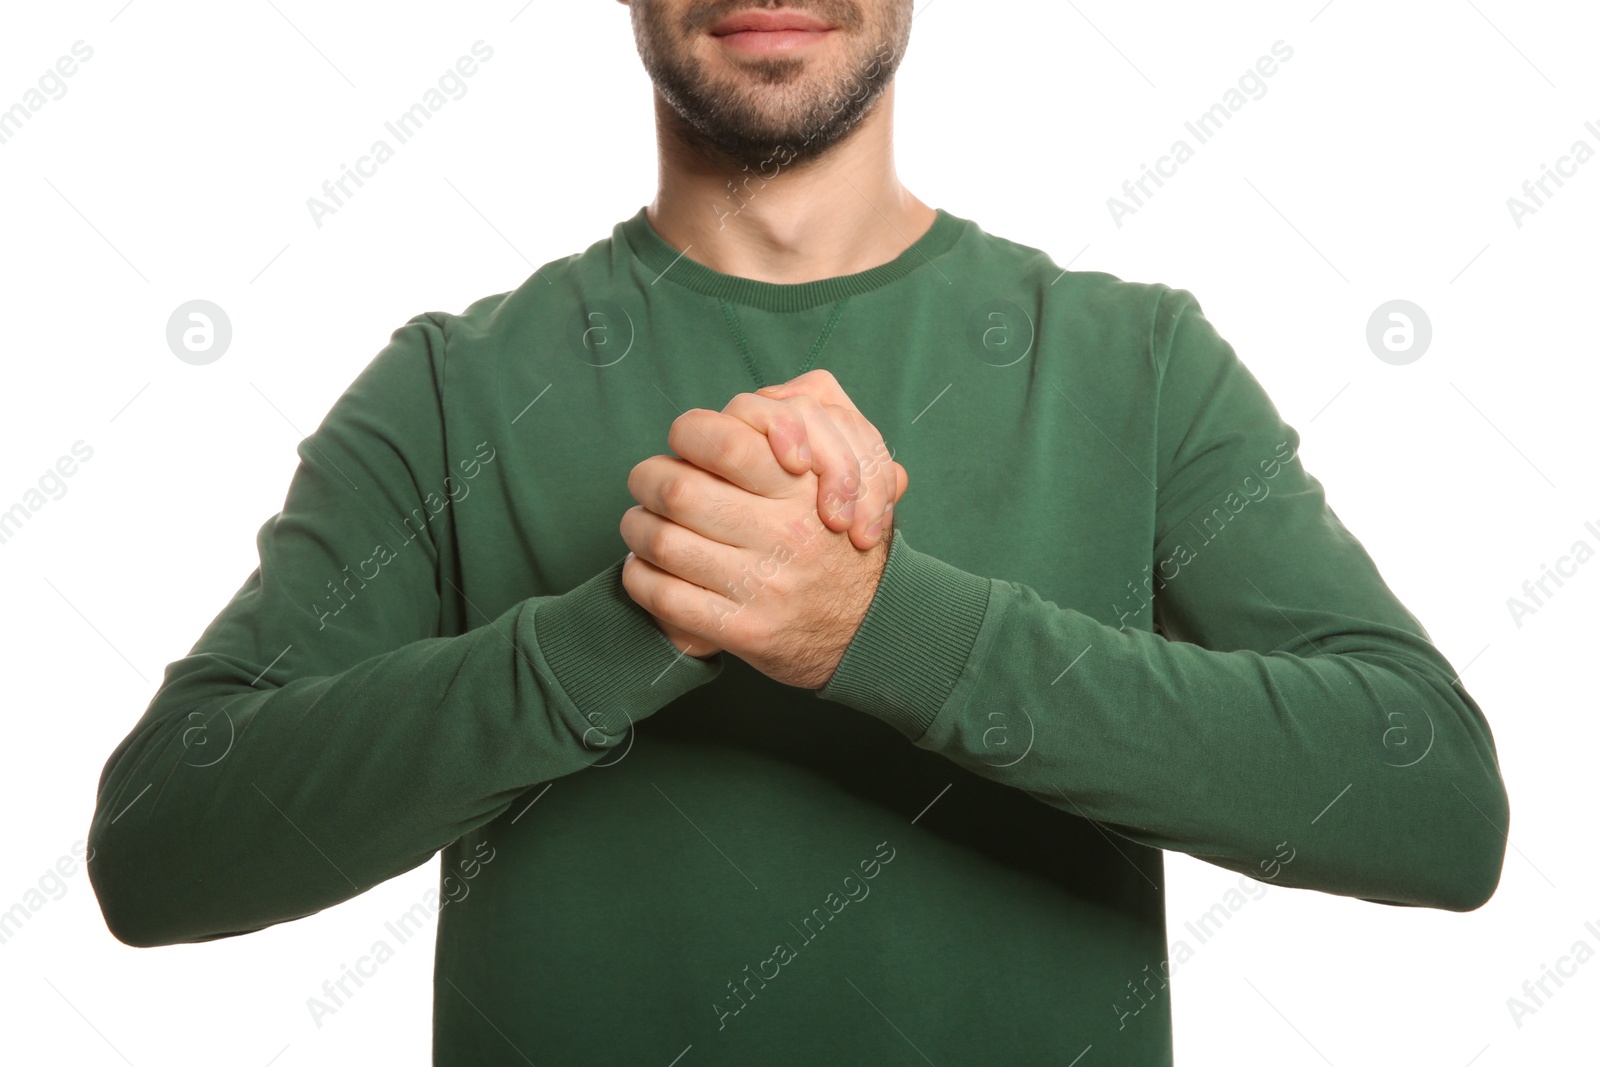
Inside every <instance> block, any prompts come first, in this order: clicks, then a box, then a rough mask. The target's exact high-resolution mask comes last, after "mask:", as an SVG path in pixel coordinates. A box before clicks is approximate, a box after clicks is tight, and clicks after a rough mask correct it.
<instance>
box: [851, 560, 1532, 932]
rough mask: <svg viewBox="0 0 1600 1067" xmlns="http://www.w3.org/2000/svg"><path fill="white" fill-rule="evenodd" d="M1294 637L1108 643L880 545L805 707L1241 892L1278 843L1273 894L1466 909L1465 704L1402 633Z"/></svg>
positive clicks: (1498, 834)
mask: <svg viewBox="0 0 1600 1067" xmlns="http://www.w3.org/2000/svg"><path fill="white" fill-rule="evenodd" d="M1291 610H1292V609H1291ZM1350 621H1351V620H1345V622H1346V623H1349V622H1350ZM1298 624H1299V626H1300V628H1301V630H1303V632H1304V640H1303V641H1299V642H1298V644H1299V647H1298V648H1284V649H1278V650H1273V651H1271V652H1267V653H1261V652H1255V651H1246V650H1240V651H1232V652H1219V651H1212V650H1208V649H1205V648H1202V647H1199V646H1197V645H1193V644H1188V643H1184V642H1181V641H1170V640H1167V639H1166V638H1163V637H1161V636H1158V635H1156V634H1152V633H1148V632H1143V631H1132V630H1118V629H1115V628H1113V627H1110V626H1107V625H1105V624H1103V623H1100V622H1098V621H1096V620H1094V619H1092V618H1090V617H1089V616H1087V615H1085V614H1083V613H1081V612H1078V611H1075V610H1072V609H1070V608H1060V607H1057V606H1056V605H1054V604H1051V603H1048V602H1046V601H1044V600H1042V599H1041V598H1040V597H1039V596H1038V594H1036V593H1035V592H1034V591H1032V590H1031V589H1028V588H1027V587H1024V586H1020V585H1016V584H1013V583H1008V582H1002V581H991V580H989V579H985V578H982V577H979V576H977V575H972V574H969V573H967V572H964V571H960V570H958V569H957V568H954V567H951V566H949V565H948V564H945V563H943V562H941V561H939V560H937V559H934V558H933V557H931V556H928V555H926V554H923V553H918V552H916V551H915V550H914V549H911V548H910V546H909V545H907V544H906V543H905V542H904V540H903V535H901V534H897V535H896V536H895V538H894V541H893V542H891V558H890V562H889V564H888V566H887V567H886V568H885V576H884V579H883V582H882V584H881V585H880V587H879V591H878V594H877V598H876V599H875V600H874V602H873V605H872V608H871V609H870V611H869V613H868V616H867V620H866V621H865V622H864V623H863V626H862V631H861V632H860V633H859V634H858V635H857V640H856V642H855V643H853V644H852V645H851V647H850V649H849V651H848V652H847V653H846V655H845V659H844V660H843V662H842V663H841V664H840V668H839V671H838V672H837V673H836V674H835V676H834V678H833V679H832V681H831V682H830V683H829V685H828V686H827V687H826V688H825V689H824V690H822V691H821V692H820V693H819V695H820V696H823V697H825V698H827V699H833V700H839V701H841V702H843V703H847V704H850V705H852V706H855V707H857V708H859V709H861V710H863V711H867V712H869V713H871V714H874V715H877V716H878V717H880V718H883V719H884V720H885V721H887V722H889V723H891V724H892V725H894V726H895V727H896V728H897V729H899V730H900V731H901V732H902V733H904V734H906V736H907V737H908V738H910V739H911V740H912V741H913V742H914V743H915V744H917V746H918V747H920V748H924V749H928V750H930V751H935V752H939V753H940V754H942V755H944V756H946V757H948V758H950V759H951V760H953V761H955V762H956V763H958V764H960V765H961V766H963V767H965V768H967V769H968V770H971V771H972V772H974V773H976V774H981V775H984V776H985V777H989V778H993V779H995V780H997V781H1002V782H1005V783H1007V784H1010V785H1014V786H1016V787H1017V788H1019V789H1023V790H1025V791H1027V792H1028V793H1030V794H1031V795H1033V796H1034V797H1036V798H1037V799H1039V800H1041V801H1044V802H1045V803H1047V804H1051V805H1053V806H1055V807H1058V808H1060V809H1062V810H1063V811H1066V812H1069V813H1071V814H1073V815H1078V816H1082V817H1084V818H1089V819H1093V820H1095V821H1096V822H1099V823H1102V824H1104V825H1105V826H1107V827H1108V828H1110V829H1112V830H1115V831H1117V832H1119V833H1121V834H1123V835H1125V836H1127V837H1129V838H1131V839H1133V840H1136V841H1139V842H1142V843H1144V844H1148V845H1153V846H1156V847H1160V848H1167V849H1174V850H1179V851H1183V852H1187V853H1190V854H1192V855H1195V856H1197V857H1199V858H1202V859H1206V860H1209V861H1210V862H1213V863H1216V864H1218V865H1220V866H1223V867H1227V868H1229V869H1231V870H1237V871H1241V872H1245V873H1250V874H1252V875H1256V876H1258V877H1261V876H1263V873H1264V868H1263V867H1262V863H1263V861H1267V860H1270V859H1271V858H1272V857H1273V856H1274V855H1275V850H1276V846H1277V845H1278V844H1279V843H1281V842H1285V841H1287V842H1288V843H1289V845H1290V846H1291V847H1293V848H1294V849H1295V858H1294V861H1293V863H1292V864H1289V865H1286V866H1283V867H1282V868H1281V873H1279V874H1278V875H1277V878H1276V880H1277V882H1278V884H1283V885H1294V886H1301V887H1304V888H1312V889H1320V890H1323V891H1325V892H1330V893H1338V894H1343V895H1350V896H1358V897H1363V898H1368V899H1374V900H1384V901H1390V902H1395V903H1405V904H1416V905H1423V906H1429V907H1440V908H1448V909H1452V910H1468V909H1470V908H1474V907H1477V906H1478V905H1480V904H1481V903H1482V902H1483V901H1484V900H1486V899H1487V898H1488V896H1489V895H1490V894H1491V893H1492V891H1493V888H1494V886H1495V884H1496V882H1497V880H1498V876H1499V871H1500V864H1501V860H1502V858H1503V855H1504V849H1505V838H1504V836H1503V834H1502V830H1503V829H1504V828H1505V826H1506V821H1507V801H1506V796H1505V790H1504V786H1503V784H1502V782H1501V780H1500V776H1499V773H1498V767H1497V765H1496V762H1495V757H1494V750H1493V745H1492V741H1491V740H1490V736H1489V732H1488V729H1487V727H1486V725H1485V723H1484V720H1483V717H1482V715H1481V713H1480V711H1479V710H1478V708H1477V706H1476V705H1475V704H1474V703H1473V702H1472V701H1471V699H1470V698H1469V697H1468V696H1467V695H1466V694H1465V693H1464V692H1462V691H1461V690H1460V689H1459V688H1458V687H1456V686H1454V685H1452V684H1451V678H1452V674H1453V672H1452V671H1450V669H1449V665H1448V663H1446V662H1445V661H1444V660H1443V658H1442V657H1441V656H1439V654H1438V653H1437V652H1436V651H1435V650H1434V649H1433V647H1432V645H1431V644H1429V643H1428V642H1427V641H1425V640H1424V639H1422V638H1421V637H1420V636H1419V635H1416V634H1412V633H1408V632H1406V631H1403V630H1400V629H1398V628H1395V627H1386V626H1381V625H1378V624H1366V625H1363V626H1361V627H1360V628H1350V627H1348V626H1346V627H1344V628H1339V627H1335V626H1333V625H1332V624H1331V623H1330V622H1328V621H1318V619H1317V618H1316V617H1313V616H1310V615H1307V616H1305V617H1303V618H1301V619H1299V620H1298ZM1397 724H1403V725H1404V728H1405V729H1406V730H1407V733H1408V736H1407V738H1406V745H1405V746H1404V747H1399V746H1396V745H1395V744H1394V742H1395V740H1396V735H1395V734H1393V733H1392V731H1393V730H1394V729H1395V728H1396V726H1397ZM1386 740H1387V742H1388V743H1386ZM1424 750H1425V751H1426V755H1425V756H1422V758H1420V759H1419V758H1417V756H1418V753H1420V752H1423V751H1424ZM1330 804H1331V807H1330Z"/></svg>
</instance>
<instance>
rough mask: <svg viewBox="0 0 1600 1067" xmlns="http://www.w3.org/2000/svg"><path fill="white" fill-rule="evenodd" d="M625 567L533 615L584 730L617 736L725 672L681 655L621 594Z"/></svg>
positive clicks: (543, 648) (540, 645) (717, 660)
mask: <svg viewBox="0 0 1600 1067" xmlns="http://www.w3.org/2000/svg"><path fill="white" fill-rule="evenodd" d="M625 558H626V557H624V559H625ZM622 563H623V560H621V559H619V560H618V561H617V562H616V563H613V564H612V565H611V566H609V567H607V568H606V569H605V570H603V571H601V572H600V573H599V574H596V575H595V576H594V577H593V578H590V579H589V580H588V581H586V582H584V583H583V584H582V585H579V586H577V587H575V588H573V589H570V590H568V591H567V592H565V593H563V594H561V595H560V596H557V597H553V598H551V599H549V600H548V601H545V602H541V603H540V604H539V605H538V606H537V607H536V608H535V609H534V612H533V633H534V643H535V645H536V646H537V650H538V653H539V655H540V656H541V658H543V660H544V661H545V663H546V664H547V665H548V666H549V668H550V671H551V673H553V674H554V675H555V678H556V682H557V684H558V685H560V687H561V689H562V691H563V692H564V693H565V694H566V696H567V699H569V700H570V701H572V703H573V706H574V707H576V708H577V710H578V712H579V714H580V715H582V716H583V718H584V720H585V721H584V723H583V724H582V728H584V729H586V728H587V727H589V726H595V727H598V728H600V729H601V730H603V731H605V732H606V733H608V734H614V735H617V736H621V735H622V734H624V733H626V731H627V729H628V727H629V726H630V725H631V724H632V723H636V722H638V721H639V720H640V719H643V718H646V717H647V716H649V715H653V714H654V713H655V712H657V711H659V710H661V709H662V708H664V707H666V706H667V705H668V704H670V703H672V701H674V700H676V699H678V697H680V696H682V695H683V694H685V693H687V692H689V691H690V690H691V689H694V688H695V687H697V686H701V685H704V684H705V683H706V682H709V681H711V680H712V679H713V678H716V677H717V675H719V674H721V673H722V656H721V654H720V653H719V654H718V655H717V656H716V657H714V658H712V659H709V660H702V659H697V658H695V657H694V656H686V655H683V654H682V653H680V652H679V651H678V649H677V648H676V647H675V646H674V645H673V643H672V642H671V641H670V640H668V639H667V636H666V635H665V634H663V633H662V632H661V631H660V630H659V629H658V628H657V627H656V624H655V623H654V622H653V621H652V620H651V618H650V613H649V612H647V611H645V610H644V608H642V607H640V606H639V605H638V604H637V603H636V602H635V601H634V599H633V598H632V597H631V596H629V595H628V591H627V589H625V588H624V587H623V585H622Z"/></svg>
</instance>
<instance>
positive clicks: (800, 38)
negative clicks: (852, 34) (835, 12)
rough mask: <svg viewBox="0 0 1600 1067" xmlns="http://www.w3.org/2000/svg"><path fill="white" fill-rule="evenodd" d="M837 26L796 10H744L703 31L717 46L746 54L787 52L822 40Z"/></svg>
mask: <svg viewBox="0 0 1600 1067" xmlns="http://www.w3.org/2000/svg"><path fill="white" fill-rule="evenodd" d="M835 29H836V27H834V26H831V25H829V24H828V23H827V22H825V21H823V20H822V19H819V18H814V17H812V16H810V15H805V14H802V13H800V12H798V11H744V12H741V13H739V14H737V15H731V16H729V17H728V18H725V19H723V20H722V21H720V22H718V23H716V24H715V25H713V26H711V27H710V28H709V29H708V30H707V31H706V32H707V33H708V34H710V35H711V37H713V38H714V39H715V40H716V41H717V43H718V44H719V45H722V46H725V47H732V48H736V49H739V50H741V51H747V52H786V51H792V50H794V49H797V48H804V47H807V46H808V45H812V44H815V43H817V42H818V41H821V40H822V39H823V38H824V37H827V36H828V35H829V34H830V33H833V32H834V30H835Z"/></svg>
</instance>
